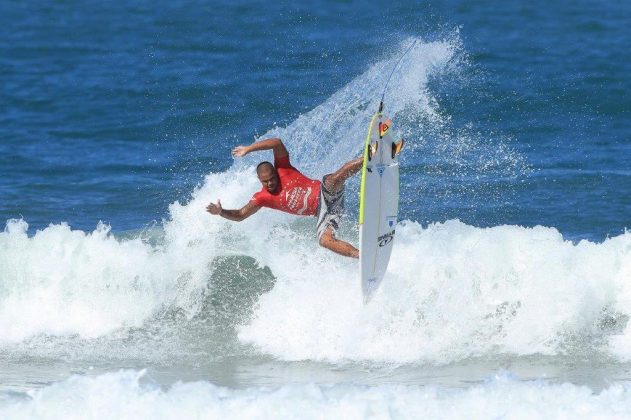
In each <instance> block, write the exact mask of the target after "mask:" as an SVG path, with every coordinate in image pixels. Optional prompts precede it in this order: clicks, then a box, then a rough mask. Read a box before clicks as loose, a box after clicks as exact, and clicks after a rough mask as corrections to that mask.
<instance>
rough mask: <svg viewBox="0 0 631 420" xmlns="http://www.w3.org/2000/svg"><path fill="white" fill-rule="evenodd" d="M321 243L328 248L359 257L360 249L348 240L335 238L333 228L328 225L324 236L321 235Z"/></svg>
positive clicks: (347, 255) (346, 255) (345, 254)
mask: <svg viewBox="0 0 631 420" xmlns="http://www.w3.org/2000/svg"><path fill="white" fill-rule="evenodd" d="M320 245H321V246H323V247H325V248H326V249H330V250H331V251H333V252H335V253H338V254H340V255H344V256H345V257H353V258H359V251H358V250H357V248H355V247H354V246H353V245H351V244H349V243H348V242H344V241H340V240H339V239H335V236H333V228H331V226H329V227H327V228H326V230H325V231H324V233H323V234H322V236H320Z"/></svg>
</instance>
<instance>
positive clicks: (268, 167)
mask: <svg viewBox="0 0 631 420" xmlns="http://www.w3.org/2000/svg"><path fill="white" fill-rule="evenodd" d="M273 170H274V165H272V164H271V163H269V162H267V161H266V162H261V163H259V164H258V166H257V167H256V174H257V175H260V173H261V172H269V171H273Z"/></svg>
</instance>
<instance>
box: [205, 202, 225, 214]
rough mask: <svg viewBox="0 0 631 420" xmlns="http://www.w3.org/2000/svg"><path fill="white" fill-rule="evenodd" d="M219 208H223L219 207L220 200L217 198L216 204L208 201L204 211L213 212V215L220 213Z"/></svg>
mask: <svg viewBox="0 0 631 420" xmlns="http://www.w3.org/2000/svg"><path fill="white" fill-rule="evenodd" d="M221 210H223V208H222V207H221V200H219V199H217V204H214V203H210V204H209V205H208V206H206V211H207V212H208V213H210V214H214V215H215V216H217V215H219V214H221Z"/></svg>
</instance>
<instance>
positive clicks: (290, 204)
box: [285, 187, 311, 214]
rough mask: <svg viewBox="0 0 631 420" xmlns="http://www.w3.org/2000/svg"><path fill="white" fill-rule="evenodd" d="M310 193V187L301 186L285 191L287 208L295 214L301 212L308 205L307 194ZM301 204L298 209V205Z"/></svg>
mask: <svg viewBox="0 0 631 420" xmlns="http://www.w3.org/2000/svg"><path fill="white" fill-rule="evenodd" d="M310 195H311V187H309V188H302V187H295V188H292V189H291V190H289V191H287V192H286V193H285V200H287V208H288V209H289V210H291V211H293V212H296V214H303V213H304V212H305V210H307V207H308V204H307V202H308V200H309V196H310ZM300 204H302V207H301V208H300V209H299V208H298V206H299V205H300Z"/></svg>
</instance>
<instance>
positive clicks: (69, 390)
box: [0, 371, 631, 420]
mask: <svg viewBox="0 0 631 420" xmlns="http://www.w3.org/2000/svg"><path fill="white" fill-rule="evenodd" d="M142 376H143V373H142V372H135V371H122V372H118V373H109V374H105V375H101V376H98V377H82V376H73V377H71V378H69V379H67V380H64V381H62V382H59V383H56V384H53V385H50V386H47V387H45V388H42V389H37V390H33V391H29V392H28V398H24V396H15V395H13V396H3V398H0V416H1V417H2V418H11V419H34V418H37V419H46V418H51V419H52V418H55V419H58V418H63V419H83V418H86V417H89V418H94V419H101V418H103V419H111V418H116V419H138V418H152V419H180V418H199V419H232V418H235V419H242V418H252V419H254V418H275V419H290V418H291V419H294V418H345V419H365V418H369V419H373V418H374V419H381V418H397V419H398V418H431V419H442V418H445V419H447V418H448V419H468V420H469V419H478V418H479V419H488V418H507V419H531V418H547V419H568V418H581V419H592V418H594V419H605V418H606V419H614V418H619V419H622V418H629V413H631V388H630V387H629V385H625V384H614V385H611V386H610V387H609V388H607V389H605V390H603V391H601V392H600V393H594V392H592V390H590V389H589V388H587V387H583V386H576V385H572V384H569V383H565V384H560V385H559V384H549V383H545V382H539V381H537V382H520V381H518V380H516V379H514V378H511V377H510V376H507V375H501V376H497V377H495V378H491V379H490V380H489V381H488V382H486V383H483V384H479V385H474V386H471V387H470V388H466V389H449V388H438V387H433V386H427V387H422V386H418V385H379V386H363V385H353V384H337V385H316V384H300V385H286V386H283V387H280V388H260V387H252V388H247V389H242V390H235V389H230V388H223V387H218V386H215V385H213V384H211V383H208V382H191V383H181V382H178V383H176V384H174V385H173V386H171V387H170V388H168V389H161V388H159V387H158V386H156V385H152V384H143V383H142V382H141V381H140V379H141V377H142Z"/></svg>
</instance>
